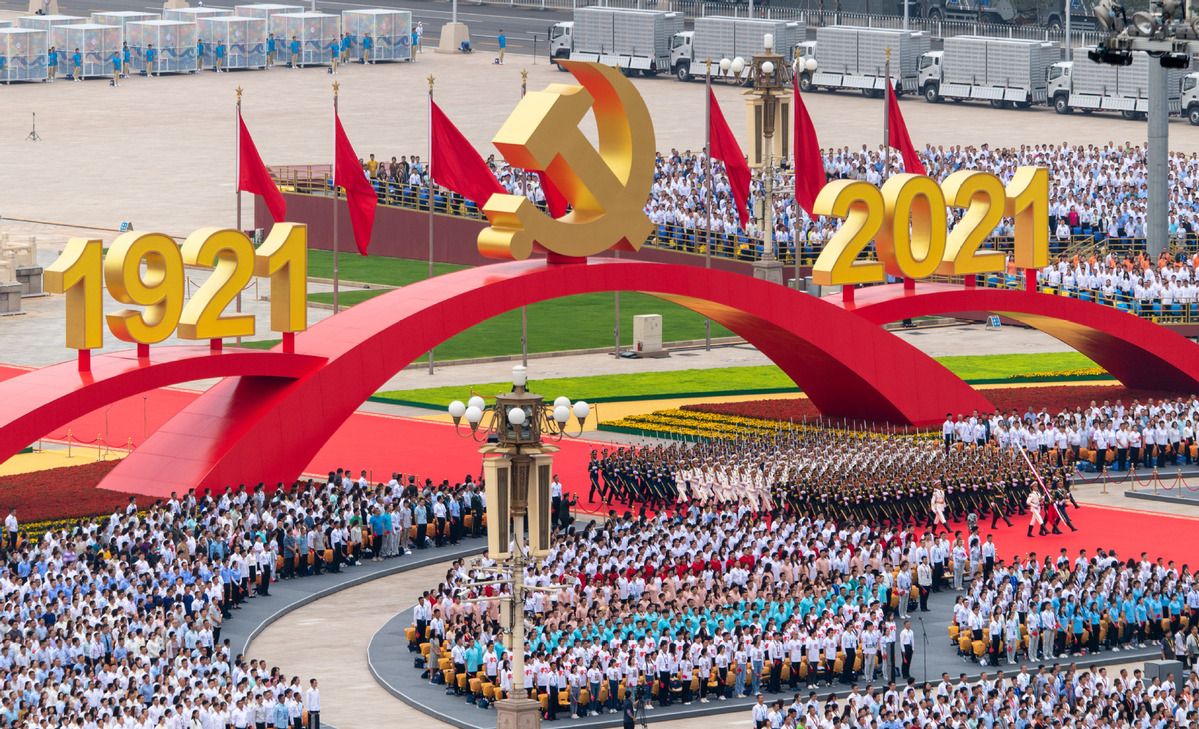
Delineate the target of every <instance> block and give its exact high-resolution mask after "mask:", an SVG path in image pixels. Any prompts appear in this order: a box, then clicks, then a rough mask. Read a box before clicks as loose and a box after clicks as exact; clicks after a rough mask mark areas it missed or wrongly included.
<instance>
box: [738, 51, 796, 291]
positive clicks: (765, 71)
mask: <svg viewBox="0 0 1199 729" xmlns="http://www.w3.org/2000/svg"><path fill="white" fill-rule="evenodd" d="M763 46H764V48H763V49H762V51H761V52H760V53H758V54H757V55H755V56H754V57H753V60H752V61H750V64H751V68H750V78H751V79H752V81H753V88H752V89H751V90H750V91H748V92H746V94H747V95H749V96H751V97H752V102H751V103H752V104H753V105H754V106H755V107H758V108H757V109H755V110H754V113H756V114H760V115H761V116H760V118H761V125H760V128H761V130H762V137H761V139H760V140H754V142H755V144H758V143H759V141H760V143H761V146H760V147H759V149H761V156H760V157H759V160H760V161H761V163H762V166H761V169H762V193H763V194H762V199H761V201H760V205H761V211H760V214H759V219H760V220H761V221H762V222H761V225H762V238H763V240H762V248H763V250H762V256H761V257H760V258H759V259H758V260H757V261H755V262H754V278H759V279H764V280H766V281H771V282H773V283H779V284H781V283H783V264H782V262H781V261H779V260H778V258H777V257H776V256H775V254H774V133H775V125H776V124H777V122H778V117H779V108H780V105H781V104H783V103H785V101H786V99H788V98H790V92H789V91H788V85H789V83H790V77H789V75H788V74H789V73H790V70H791V67H790V65H789V64H787V63H786V62H785V61H784V59H783V57H782V56H781V55H779V54H778V53H776V52H775V50H774V35H773V34H771V33H767V34H766V35H765V36H764V37H763Z"/></svg>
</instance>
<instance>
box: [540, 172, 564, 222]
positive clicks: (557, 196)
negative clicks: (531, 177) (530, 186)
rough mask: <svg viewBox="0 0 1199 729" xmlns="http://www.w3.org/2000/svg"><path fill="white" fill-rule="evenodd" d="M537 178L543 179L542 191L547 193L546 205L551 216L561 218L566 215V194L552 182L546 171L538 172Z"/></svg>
mask: <svg viewBox="0 0 1199 729" xmlns="http://www.w3.org/2000/svg"><path fill="white" fill-rule="evenodd" d="M537 178H538V179H539V180H541V191H542V192H543V193H545V206H546V207H547V208H549V210H550V216H551V217H555V218H560V217H562V216H563V215H566V204H567V202H568V201H567V199H566V196H565V195H563V194H562V193H561V192H560V191H559V190H558V188H557V187H554V183H552V182H550V178H549V177H547V176H546V174H545V173H544V172H538V173H537Z"/></svg>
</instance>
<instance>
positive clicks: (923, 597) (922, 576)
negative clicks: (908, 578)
mask: <svg viewBox="0 0 1199 729" xmlns="http://www.w3.org/2000/svg"><path fill="white" fill-rule="evenodd" d="M916 585H917V586H918V587H919V588H920V612H922V613H927V612H928V593H929V590H931V589H933V568H932V567H930V566H929V564H928V558H927V557H925V558H924V559H922V560H920V566H919V567H917V568H916Z"/></svg>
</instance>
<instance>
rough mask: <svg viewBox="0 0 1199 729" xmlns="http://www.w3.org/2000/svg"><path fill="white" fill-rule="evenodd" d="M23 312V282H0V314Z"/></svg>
mask: <svg viewBox="0 0 1199 729" xmlns="http://www.w3.org/2000/svg"><path fill="white" fill-rule="evenodd" d="M20 312H21V284H19V283H0V314H19V313H20Z"/></svg>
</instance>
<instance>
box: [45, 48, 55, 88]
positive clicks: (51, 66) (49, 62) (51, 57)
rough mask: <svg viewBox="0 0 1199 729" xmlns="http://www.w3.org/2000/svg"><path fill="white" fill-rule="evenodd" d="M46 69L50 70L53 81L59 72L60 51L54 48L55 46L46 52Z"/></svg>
mask: <svg viewBox="0 0 1199 729" xmlns="http://www.w3.org/2000/svg"><path fill="white" fill-rule="evenodd" d="M46 69H47V70H48V71H49V72H50V81H51V82H53V81H54V77H55V76H56V75H57V74H58V51H56V50H54V46H50V51H49V52H48V53H47V54H46Z"/></svg>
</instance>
